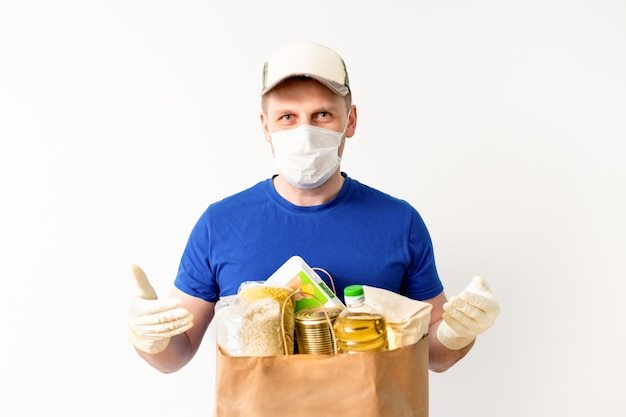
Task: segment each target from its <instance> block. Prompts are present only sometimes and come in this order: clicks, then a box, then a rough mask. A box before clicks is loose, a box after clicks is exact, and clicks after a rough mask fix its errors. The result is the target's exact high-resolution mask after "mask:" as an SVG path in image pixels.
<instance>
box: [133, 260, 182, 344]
mask: <svg viewBox="0 0 626 417" xmlns="http://www.w3.org/2000/svg"><path fill="white" fill-rule="evenodd" d="M131 269H132V273H133V276H134V277H135V283H136V288H137V294H136V295H135V296H134V297H133V298H132V299H131V302H130V308H129V310H128V338H129V340H130V341H131V343H132V344H133V345H134V346H135V347H136V348H137V349H139V350H141V351H144V352H146V353H159V352H162V351H164V350H165V348H166V347H167V345H168V344H169V342H170V339H171V338H172V337H173V336H176V335H178V334H181V333H184V332H186V331H187V330H189V329H190V328H191V327H192V326H193V316H192V315H191V313H189V311H188V310H187V309H185V308H182V307H179V306H180V303H181V301H180V300H179V299H177V298H168V299H165V300H159V299H158V297H157V294H156V292H155V291H154V288H152V285H150V282H149V281H148V277H147V276H146V274H145V273H144V272H143V270H142V269H141V268H139V267H138V266H137V265H132V267H131Z"/></svg>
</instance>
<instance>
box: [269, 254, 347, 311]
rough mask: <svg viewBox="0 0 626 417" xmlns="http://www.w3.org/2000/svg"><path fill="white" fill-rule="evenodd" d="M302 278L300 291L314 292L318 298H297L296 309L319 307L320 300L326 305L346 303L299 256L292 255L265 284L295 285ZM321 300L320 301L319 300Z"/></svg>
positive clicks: (338, 305)
mask: <svg viewBox="0 0 626 417" xmlns="http://www.w3.org/2000/svg"><path fill="white" fill-rule="evenodd" d="M298 279H299V280H300V282H301V285H299V286H296V287H299V291H302V292H306V293H308V294H313V295H314V296H315V297H316V298H314V297H310V298H300V299H296V311H298V310H302V309H304V308H310V307H319V306H320V302H321V303H322V305H323V306H324V307H343V308H345V305H344V303H342V302H341V300H340V299H339V298H338V297H337V296H336V295H335V294H334V293H333V291H332V290H331V289H330V288H328V285H326V283H325V282H324V281H323V280H322V278H320V276H319V275H317V272H315V271H314V270H313V269H312V268H311V267H310V266H309V265H308V264H307V263H306V262H305V261H304V259H302V258H301V257H299V256H292V257H291V258H289V259H288V260H287V261H286V262H285V263H284V264H283V265H282V266H281V267H280V268H278V269H277V270H276V272H274V273H273V274H272V275H271V276H270V277H269V278H268V279H267V280H265V285H273V286H277V287H284V286H289V287H292V288H293V287H294V285H293V283H294V281H297V280H298ZM318 300H319V301H318Z"/></svg>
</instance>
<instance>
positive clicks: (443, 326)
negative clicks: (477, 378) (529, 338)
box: [426, 277, 500, 372]
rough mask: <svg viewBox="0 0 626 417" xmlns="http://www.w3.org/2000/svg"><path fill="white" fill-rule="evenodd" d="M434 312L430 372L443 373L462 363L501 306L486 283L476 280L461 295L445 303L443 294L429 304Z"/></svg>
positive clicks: (476, 278)
mask: <svg viewBox="0 0 626 417" xmlns="http://www.w3.org/2000/svg"><path fill="white" fill-rule="evenodd" d="M426 302H428V303H430V304H431V305H432V306H433V308H432V310H431V320H430V326H429V349H430V355H429V360H430V369H431V370H432V371H434V372H443V371H445V370H447V369H450V367H451V366H452V365H454V364H455V363H457V362H458V361H459V360H460V359H462V358H463V357H464V356H465V355H466V354H467V352H469V351H470V349H471V348H472V346H473V345H474V342H475V339H476V336H478V335H479V334H480V333H482V332H484V331H486V330H487V329H488V328H490V327H491V326H492V325H493V323H494V322H495V320H496V318H497V317H498V315H499V314H500V304H499V303H498V300H496V298H495V297H494V295H493V294H492V293H491V289H490V288H489V286H488V285H487V283H486V282H485V280H484V279H482V278H481V277H474V279H473V280H472V282H471V283H470V284H469V285H468V286H467V288H465V290H464V291H463V292H461V294H459V295H458V296H455V297H452V298H451V299H450V300H449V301H447V300H446V296H445V294H444V293H443V292H442V293H441V294H439V295H438V296H436V297H435V298H432V299H430V300H426Z"/></svg>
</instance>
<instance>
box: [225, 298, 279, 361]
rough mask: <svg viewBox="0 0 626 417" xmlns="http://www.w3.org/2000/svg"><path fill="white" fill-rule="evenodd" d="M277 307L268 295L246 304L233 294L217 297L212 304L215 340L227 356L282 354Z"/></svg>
mask: <svg viewBox="0 0 626 417" xmlns="http://www.w3.org/2000/svg"><path fill="white" fill-rule="evenodd" d="M280 309H281V306H280V304H279V303H278V301H276V300H274V299H273V298H268V297H265V298H259V299H258V300H255V301H252V302H250V303H248V304H242V303H240V302H239V299H238V298H236V297H235V298H232V297H226V298H225V299H220V300H219V301H218V303H217V304H216V306H215V323H216V333H217V343H218V344H219V345H220V347H221V348H222V349H223V350H224V352H225V353H227V354H229V355H230V356H275V355H283V354H284V343H283V338H282V335H281V329H280V322H281V319H282V317H281V311H280Z"/></svg>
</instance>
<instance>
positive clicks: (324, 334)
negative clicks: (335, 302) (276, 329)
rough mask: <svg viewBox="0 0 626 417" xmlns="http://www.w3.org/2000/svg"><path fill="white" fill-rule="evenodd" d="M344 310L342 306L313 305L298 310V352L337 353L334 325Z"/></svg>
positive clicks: (296, 318)
mask: <svg viewBox="0 0 626 417" xmlns="http://www.w3.org/2000/svg"><path fill="white" fill-rule="evenodd" d="M342 310H343V308H341V307H311V308H305V309H302V310H299V311H297V312H296V316H295V333H296V341H297V344H298V352H299V353H305V354H318V355H324V354H334V353H337V352H336V350H335V347H336V344H335V335H334V332H333V329H332V326H333V323H334V322H335V319H336V318H337V316H338V315H339V313H341V311H342ZM329 321H330V323H329Z"/></svg>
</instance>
